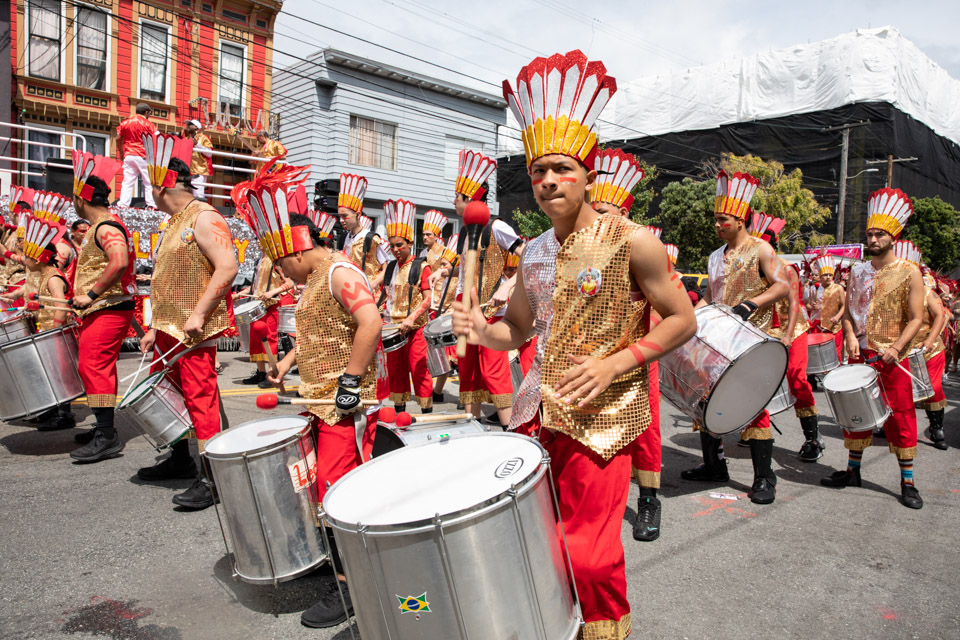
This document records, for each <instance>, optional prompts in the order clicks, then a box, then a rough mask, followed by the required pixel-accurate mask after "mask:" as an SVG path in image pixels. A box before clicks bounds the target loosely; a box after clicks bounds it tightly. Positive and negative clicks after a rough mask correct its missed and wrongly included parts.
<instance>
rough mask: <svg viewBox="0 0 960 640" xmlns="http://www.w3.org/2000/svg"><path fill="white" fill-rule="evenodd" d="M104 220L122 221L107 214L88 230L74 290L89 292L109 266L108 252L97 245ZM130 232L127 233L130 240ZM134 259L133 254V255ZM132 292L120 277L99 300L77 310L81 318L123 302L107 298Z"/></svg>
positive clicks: (75, 277)
mask: <svg viewBox="0 0 960 640" xmlns="http://www.w3.org/2000/svg"><path fill="white" fill-rule="evenodd" d="M104 222H120V219H119V218H117V217H116V216H114V215H112V214H111V215H105V216H104V217H103V218H101V219H100V220H97V221H95V222H94V223H93V224H92V225H90V229H89V230H87V235H86V236H84V238H83V244H82V245H81V246H80V255H79V256H78V257H77V272H76V275H75V276H74V279H73V290H74V291H76V292H77V293H78V294H79V293H87V292H88V291H90V289H92V288H93V285H95V284H96V283H97V280H99V279H100V276H102V275H103V272H104V271H105V270H106V268H107V264H108V263H109V262H110V261H109V260H108V259H107V253H106V252H105V251H104V250H103V249H101V248H100V247H98V246H97V241H96V238H97V232H99V231H100V225H102V224H103V223H104ZM129 239H130V234H127V240H128V241H129ZM131 259H133V256H131ZM128 295H130V292H128V291H124V289H123V278H120V279H118V280H117V281H116V282H114V283H113V284H112V285H110V288H109V289H107V290H106V291H103V292H101V293H100V296H99V298H98V299H97V300H95V301H94V303H93V304H92V305H90V306H89V307H87V308H86V309H81V310H79V311H77V315H78V316H80V317H81V318H82V317H83V316H87V315H90V314H91V313H93V312H94V311H100V310H101V309H106V308H107V307H112V306H115V305H118V304H120V303H121V302H123V301H122V300H112V301H111V300H107V298H116V297H120V296H128Z"/></svg>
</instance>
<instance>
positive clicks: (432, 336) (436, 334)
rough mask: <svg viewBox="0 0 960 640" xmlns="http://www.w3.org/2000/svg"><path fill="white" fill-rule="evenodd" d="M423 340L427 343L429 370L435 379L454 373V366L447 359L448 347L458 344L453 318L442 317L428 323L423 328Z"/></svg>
mask: <svg viewBox="0 0 960 640" xmlns="http://www.w3.org/2000/svg"><path fill="white" fill-rule="evenodd" d="M423 339H424V340H426V342H427V369H429V370H430V375H431V376H433V377H434V378H439V377H440V376H446V375H449V374H451V373H453V365H451V364H450V358H449V357H447V347H452V346H455V345H456V344H457V336H455V335H453V316H449V315H447V316H440V317H439V318H435V319H434V320H431V321H430V322H428V323H427V325H426V326H425V327H424V328H423Z"/></svg>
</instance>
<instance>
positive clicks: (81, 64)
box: [73, 5, 107, 91]
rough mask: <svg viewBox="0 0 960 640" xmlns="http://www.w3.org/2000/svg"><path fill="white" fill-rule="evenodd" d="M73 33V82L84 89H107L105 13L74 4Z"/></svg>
mask: <svg viewBox="0 0 960 640" xmlns="http://www.w3.org/2000/svg"><path fill="white" fill-rule="evenodd" d="M76 8H77V14H76V19H75V20H74V25H73V28H74V33H75V38H76V43H77V73H76V76H77V77H76V79H75V82H76V84H77V86H79V87H83V88H84V89H99V90H100V91H106V89H107V14H106V13H104V12H103V11H100V10H98V9H93V8H91V7H84V6H81V5H76Z"/></svg>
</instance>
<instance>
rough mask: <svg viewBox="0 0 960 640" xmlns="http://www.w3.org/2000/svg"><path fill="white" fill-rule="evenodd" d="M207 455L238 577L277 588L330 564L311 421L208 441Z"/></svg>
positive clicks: (239, 430)
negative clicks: (320, 514)
mask: <svg viewBox="0 0 960 640" xmlns="http://www.w3.org/2000/svg"><path fill="white" fill-rule="evenodd" d="M203 455H204V456H205V457H206V458H207V460H208V461H209V462H210V468H211V470H212V471H213V477H214V481H215V482H216V485H217V492H218V493H219V494H220V502H221V504H222V506H223V512H224V520H225V521H226V523H227V530H228V531H229V533H230V539H231V541H232V543H233V560H234V571H235V572H236V575H237V577H239V578H240V579H241V580H243V581H244V582H249V583H251V584H277V583H280V582H284V581H286V580H292V579H294V578H296V577H298V576H301V575H303V574H305V573H309V572H310V571H313V569H314V568H316V567H317V566H319V565H320V564H322V563H323V562H324V561H326V560H327V557H328V556H327V552H326V548H325V547H324V545H323V539H322V538H323V536H322V535H321V533H320V531H319V529H318V528H317V454H316V450H315V449H314V445H313V437H312V435H311V433H310V425H309V422H308V421H307V419H306V418H303V417H301V416H284V417H278V418H267V419H265V420H255V421H253V422H245V423H244V424H241V425H238V426H236V427H231V428H230V429H227V430H226V431H221V432H220V433H218V434H217V435H215V436H214V437H212V438H210V440H208V441H207V445H206V447H205V451H204V454H203ZM351 586H352V585H351Z"/></svg>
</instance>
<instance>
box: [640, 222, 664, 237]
mask: <svg viewBox="0 0 960 640" xmlns="http://www.w3.org/2000/svg"><path fill="white" fill-rule="evenodd" d="M643 228H644V229H646V230H647V231H649V232H650V233H652V234H653V235H655V236H657V239H658V240H659V239H660V236H662V235H663V229H661V228H660V227H651V226H647V225H644V227H643Z"/></svg>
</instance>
